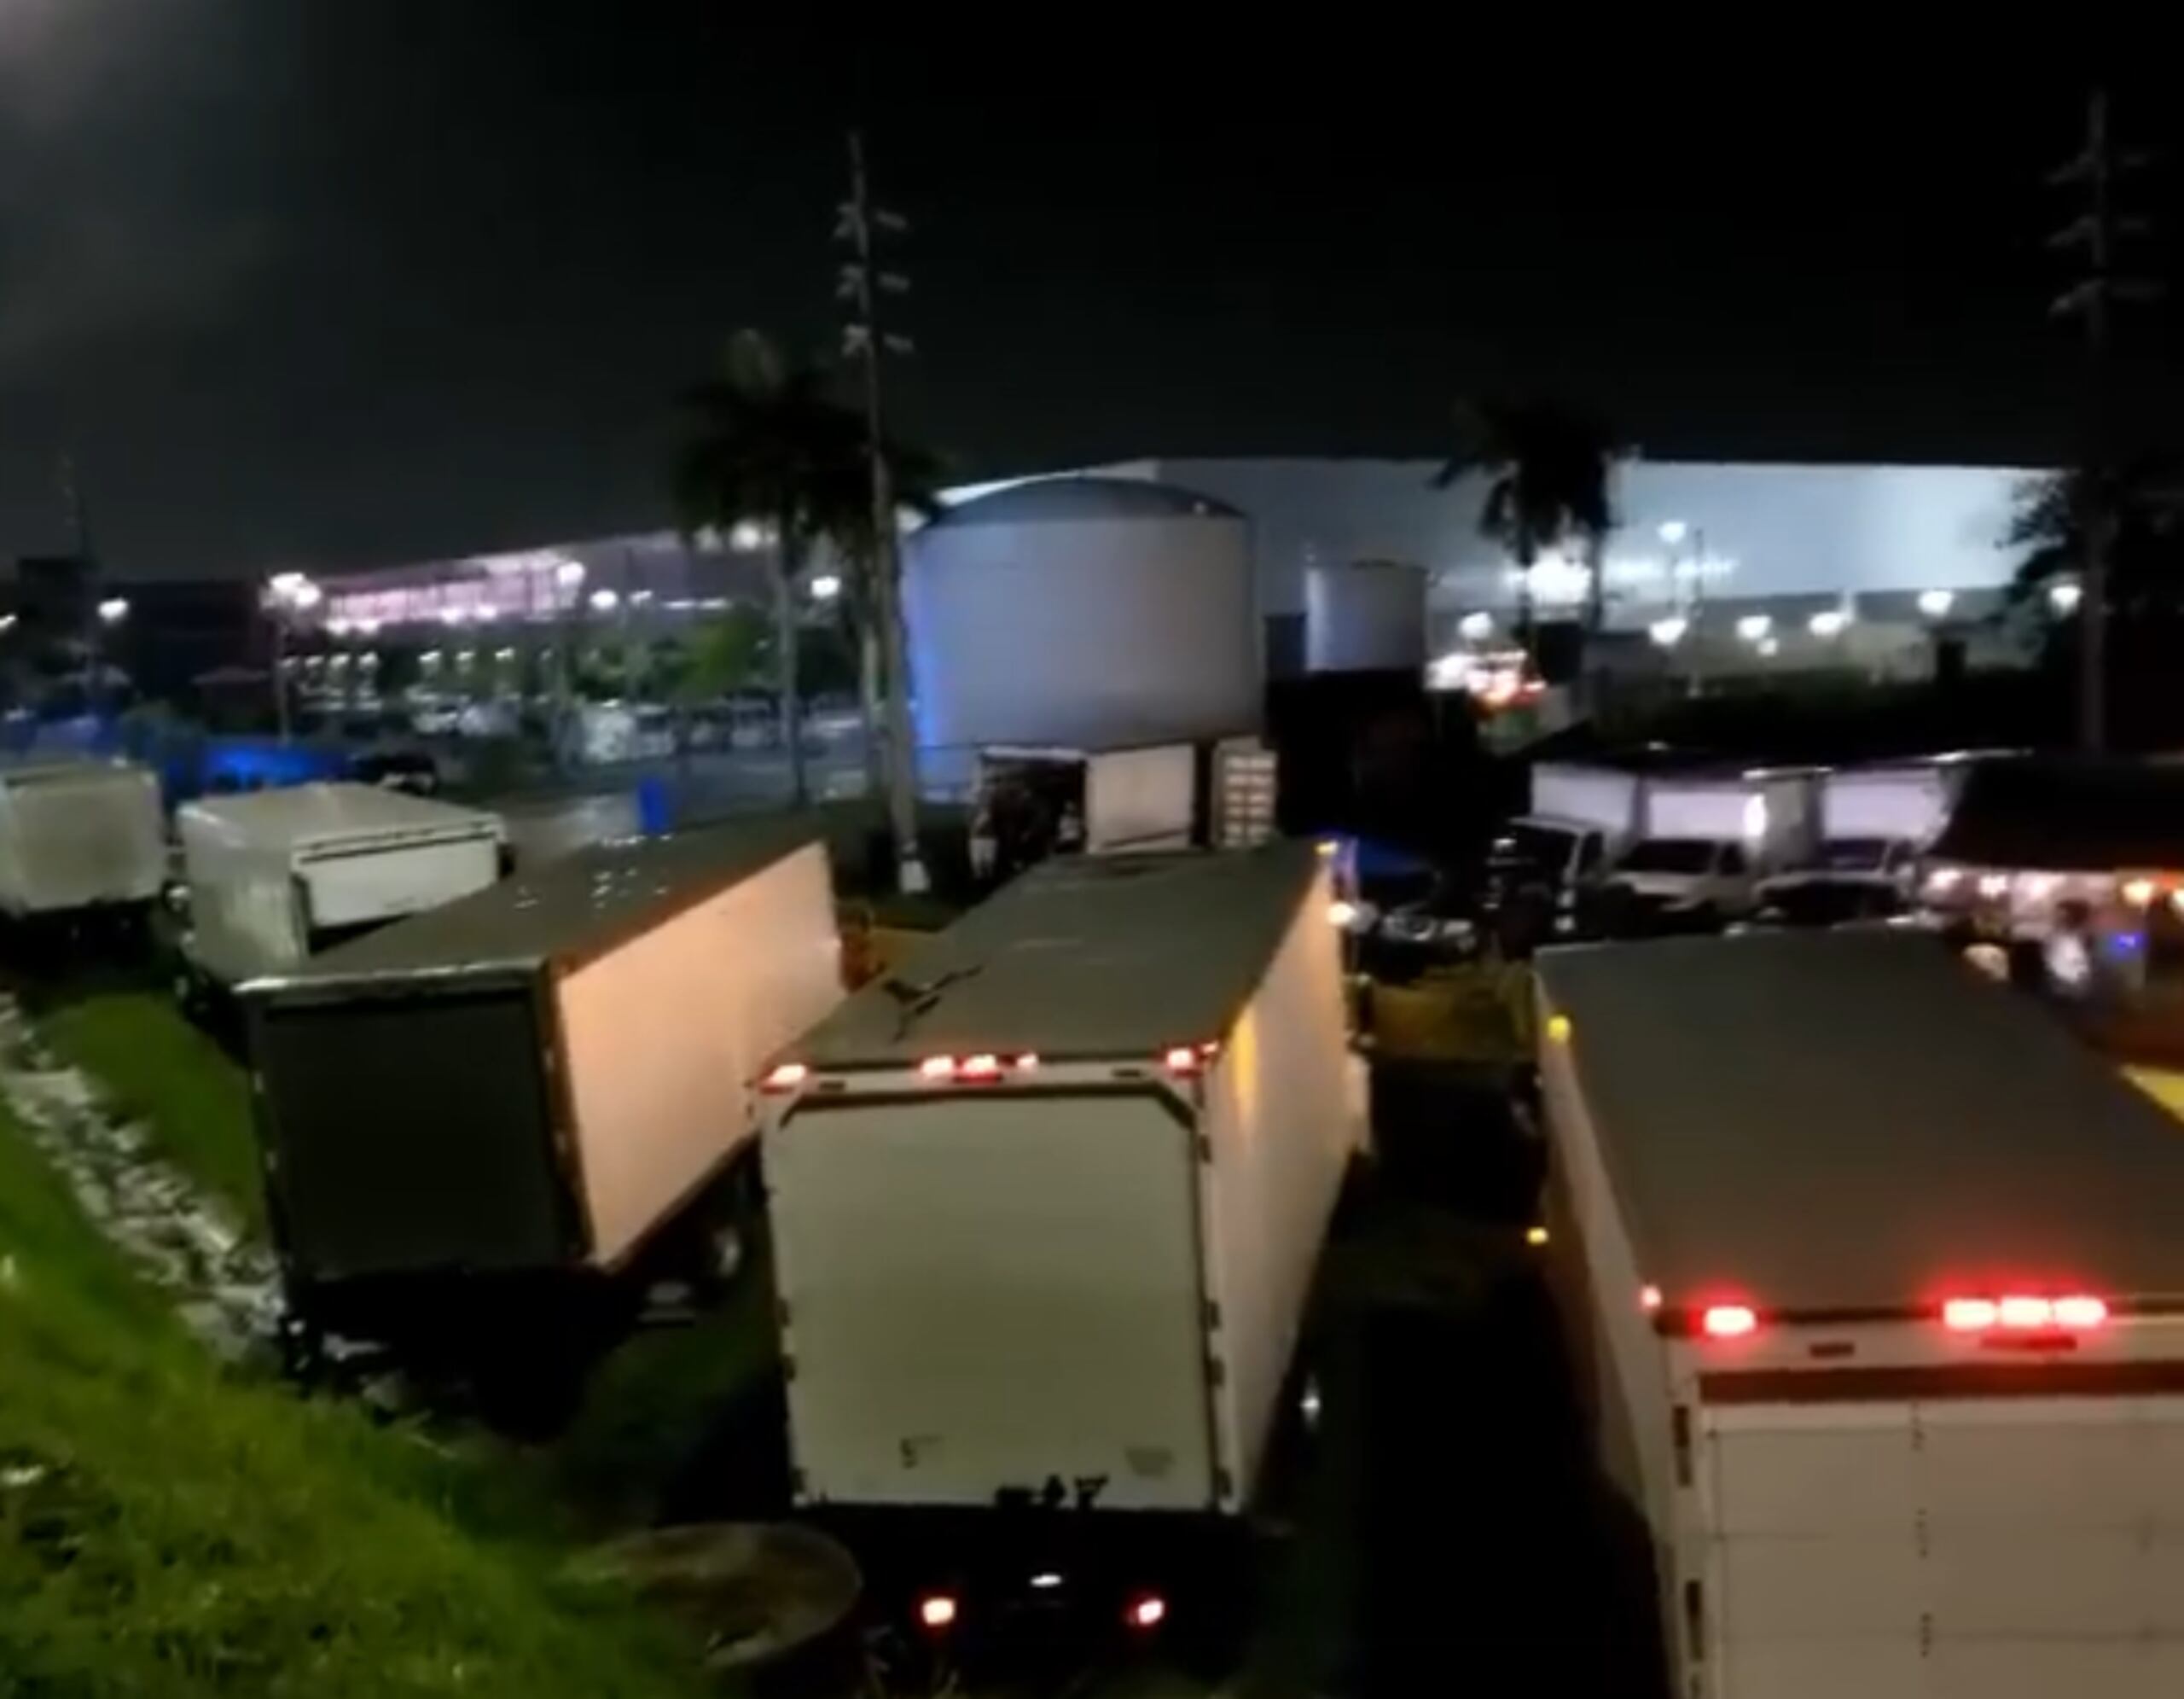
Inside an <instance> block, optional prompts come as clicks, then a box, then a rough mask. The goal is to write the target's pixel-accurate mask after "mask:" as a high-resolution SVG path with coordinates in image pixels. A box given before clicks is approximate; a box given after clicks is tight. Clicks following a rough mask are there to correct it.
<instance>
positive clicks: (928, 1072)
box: [918, 1056, 956, 1079]
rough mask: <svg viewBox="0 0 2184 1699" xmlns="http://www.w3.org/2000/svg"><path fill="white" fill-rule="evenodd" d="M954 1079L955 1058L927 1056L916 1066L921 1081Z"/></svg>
mask: <svg viewBox="0 0 2184 1699" xmlns="http://www.w3.org/2000/svg"><path fill="white" fill-rule="evenodd" d="M955 1077H956V1058H955V1057H954V1056H927V1057H926V1059H925V1060H924V1061H923V1062H920V1063H919V1064H918V1078H919V1079H954V1078H955Z"/></svg>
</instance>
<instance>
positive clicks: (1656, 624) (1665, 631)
mask: <svg viewBox="0 0 2184 1699" xmlns="http://www.w3.org/2000/svg"><path fill="white" fill-rule="evenodd" d="M1690 629H1691V621H1690V620H1687V619H1685V618H1684V617H1683V616H1682V615H1681V614H1670V616H1669V617H1668V618H1667V619H1665V620H1654V621H1653V624H1652V625H1648V626H1647V627H1646V635H1647V637H1651V638H1652V639H1653V642H1654V643H1656V644H1658V646H1659V647H1660V648H1662V649H1674V648H1675V647H1676V645H1677V644H1678V643H1682V641H1683V639H1684V634H1685V633H1686V632H1687V631H1690Z"/></svg>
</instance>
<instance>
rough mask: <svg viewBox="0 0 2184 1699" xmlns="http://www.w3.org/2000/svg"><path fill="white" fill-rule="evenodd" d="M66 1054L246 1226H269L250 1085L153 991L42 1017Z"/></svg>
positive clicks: (87, 1002)
mask: <svg viewBox="0 0 2184 1699" xmlns="http://www.w3.org/2000/svg"><path fill="white" fill-rule="evenodd" d="M38 1027H39V1029H40V1030H41V1031H42V1032H43V1033H44V1034H45V1036H46V1038H47V1039H48V1040H49V1042H50V1043H51V1044H52V1045H53V1047H54V1049H55V1050H57V1051H59V1052H60V1054H61V1057H62V1058H63V1059H64V1060H66V1061H67V1062H72V1063H73V1064H74V1065H75V1066H76V1067H78V1068H82V1069H83V1070H84V1072H85V1073H86V1074H90V1076H91V1078H92V1079H96V1081H98V1083H99V1084H100V1085H102V1086H103V1087H104V1088H105V1089H106V1091H107V1093H108V1094H109V1096H110V1097H112V1098H113V1103H114V1105H115V1107H116V1108H119V1109H120V1110H121V1111H122V1112H123V1113H124V1114H128V1115H131V1116H132V1117H135V1118H137V1119H139V1120H142V1121H143V1122H144V1123H145V1125H146V1126H148V1127H149V1128H150V1129H151V1131H152V1136H153V1138H154V1141H155V1142H156V1143H157V1144H158V1147H159V1149H160V1153H161V1154H162V1155H165V1156H166V1158H167V1159H168V1161H171V1162H172V1163H174V1165H175V1166H176V1167H178V1168H180V1169H181V1170H182V1171H183V1172H184V1173H186V1174H188V1175H189V1176H190V1178H193V1179H195V1181H196V1182H197V1184H200V1185H201V1186H203V1187H205V1188H206V1190H208V1191H211V1192H212V1193H214V1194H215V1195H217V1196H218V1197H219V1198H220V1200H221V1201H222V1202H224V1203H225V1204H227V1205H228V1207H229V1208H230V1209H231V1210H233V1211H234V1212H235V1219H237V1220H238V1221H239V1222H240V1223H241V1225H242V1226H243V1227H244V1228H245V1229H246V1230H247V1231H249V1232H251V1233H253V1234H254V1235H262V1234H263V1233H264V1229H265V1193H264V1185H263V1183H262V1180H261V1178H260V1175H259V1172H258V1141H257V1138H256V1136H255V1135H254V1134H253V1132H252V1129H251V1114H250V1086H249V1083H248V1080H247V1078H246V1077H245V1075H244V1074H243V1071H242V1070H241V1068H238V1067H236V1066H235V1062H233V1061H232V1060H231V1059H230V1058H229V1056H227V1055H226V1054H225V1052H224V1051H223V1050H221V1049H220V1047H219V1046H218V1044H215V1043H213V1042H212V1039H210V1038H208V1037H206V1034H205V1033H202V1032H200V1031H199V1030H198V1028H196V1027H193V1026H192V1025H190V1023H189V1021H185V1020H184V1019H183V1017H182V1015H181V1014H180V1012H179V1011H177V1010H176V1008H175V1006H174V1004H173V1002H172V1001H171V999H170V998H167V997H166V995H165V994H164V993H160V992H98V993H95V994H93V995H91V996H89V997H85V998H82V999H80V1000H78V1001H76V1002H73V1003H67V1004H61V1005H59V1006H57V1007H55V1008H54V1009H51V1010H48V1011H46V1012H45V1013H44V1015H42V1016H41V1018H40V1020H39V1021H38Z"/></svg>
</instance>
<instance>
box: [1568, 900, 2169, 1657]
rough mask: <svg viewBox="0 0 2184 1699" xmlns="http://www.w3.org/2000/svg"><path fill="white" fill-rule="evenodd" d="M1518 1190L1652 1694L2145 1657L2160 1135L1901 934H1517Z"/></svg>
mask: <svg viewBox="0 0 2184 1699" xmlns="http://www.w3.org/2000/svg"><path fill="white" fill-rule="evenodd" d="M1538 966H1539V973H1538V981H1537V984H1538V998H1539V1015H1540V1027H1541V1031H1542V1046H1541V1057H1540V1067H1541V1079H1542V1099H1543V1103H1544V1106H1545V1109H1546V1114H1547V1119H1548V1124H1549V1129H1550V1135H1551V1140H1552V1149H1553V1158H1554V1164H1553V1166H1554V1178H1553V1182H1552V1185H1551V1193H1552V1197H1551V1202H1550V1210H1549V1219H1548V1225H1549V1229H1550V1232H1551V1235H1552V1242H1553V1243H1554V1245H1555V1246H1557V1247H1559V1248H1560V1251H1561V1258H1562V1260H1561V1262H1560V1266H1559V1268H1558V1270H1557V1272H1558V1275H1559V1276H1560V1277H1562V1278H1563V1280H1564V1293H1563V1295H1564V1300H1565V1303H1564V1308H1565V1314H1566V1316H1567V1317H1568V1318H1569V1320H1570V1322H1571V1330H1572V1334H1573V1346H1574V1350H1573V1353H1572V1354H1573V1356H1574V1358H1575V1359H1577V1363H1578V1364H1579V1366H1580V1370H1581V1379H1582V1380H1583V1382H1584V1383H1585V1384H1586V1386H1587V1388H1588V1389H1589V1392H1590V1394H1591V1398H1590V1399H1589V1402H1590V1404H1591V1405H1592V1408H1593V1411H1594V1417H1595V1423H1596V1428H1597V1434H1598V1439H1599V1443H1600V1454H1601V1460H1602V1462H1603V1463H1604V1465H1605V1468H1606V1474H1607V1475H1608V1476H1609V1478H1610V1480H1611V1481H1612V1482H1613V1483H1614V1485H1615V1487H1617V1488H1618V1490H1619V1492H1620V1494H1621V1495H1622V1496H1623V1498H1624V1499H1625V1500H1626V1501H1627V1504H1629V1506H1630V1507H1631V1508H1633V1509H1635V1511H1636V1512H1637V1513H1638V1515H1639V1516H1641V1518H1642V1519H1643V1522H1644V1525H1645V1527H1646V1528H1647V1531H1648V1532H1649V1533H1650V1536H1651V1547H1652V1552H1653V1562H1654V1567H1655V1578H1654V1579H1655V1580H1656V1581H1657V1583H1658V1595H1659V1604H1660V1620H1661V1623H1662V1630H1663V1639H1664V1647H1665V1656H1666V1660H1667V1673H1668V1675H1669V1684H1668V1688H1667V1690H1669V1691H1672V1692H1674V1693H1676V1694H1678V1695H1680V1696H1683V1695H1687V1696H1690V1699H1821V1696H1827V1695H1841V1694H1857V1695H1860V1696H1862V1699H1895V1696H1907V1699H1908V1696H1911V1695H1919V1696H1922V1699H1931V1696H1937V1695H1964V1696H1972V1695H1978V1696H1981V1699H2013V1696H2024V1699H2030V1696H2034V1695H2038V1696H2042V1699H2053V1696H2057V1695H2075V1694H2084V1695H2092V1694H2099V1695H2100V1696H2102V1699H2125V1696H2136V1699H2152V1696H2155V1695H2172V1694H2175V1693H2179V1692H2184V1236H2180V1235H2179V1233H2178V1232H2177V1230H2176V1223H2177V1208H2178V1200H2179V1199H2180V1198H2184V1139H2179V1138H2178V1137H2177V1133H2176V1127H2175V1123H2174V1122H2173V1121H2172V1120H2170V1119H2169V1117H2168V1116H2167V1114H2164V1111H2163V1110H2162V1109H2161V1108H2158V1106H2157V1105H2155V1104H2154V1103H2152V1102H2150V1101H2148V1100H2146V1098H2144V1097H2141V1096H2140V1094H2139V1093H2138V1092H2137V1091H2135V1090H2134V1089H2133V1088H2132V1087H2131V1086H2130V1085H2129V1084H2127V1083H2126V1082H2125V1081H2124V1080H2123V1079H2122V1078H2121V1077H2120V1076H2119V1075H2118V1074H2117V1073H2116V1072H2115V1070H2114V1069H2113V1068H2111V1067H2109V1066H2108V1065H2106V1063H2105V1062H2103V1061H2102V1060H2101V1059H2100V1057H2099V1056H2096V1055H2095V1054H2094V1053H2093V1052H2092V1051H2091V1050H2087V1049H2085V1048H2083V1047H2082V1046H2080V1045H2079V1044H2077V1042H2076V1041H2075V1040H2074V1039H2071V1037H2070V1036H2068V1035H2067V1034H2066V1033H2065V1031H2064V1030H2063V1029H2062V1028H2061V1027H2059V1025H2057V1024H2054V1023H2053V1022H2052V1021H2050V1020H2049V1019H2048V1018H2047V1016H2045V1015H2043V1014H2042V1012H2041V1011H2040V1010H2038V1008H2037V1007H2036V1005H2034V1004H2031V1003H2030V1002H2029V1001H2027V1000H2025V999H2024V998H2021V997H2019V996H2018V995H2016V994H2014V993H2013V992H2010V991H2008V990H2007V989H2006V988H2004V987H2001V986H1996V985H1994V984H1992V983H1990V982H1989V981H1987V980H1985V979H1984V978H1983V977H1982V976H1980V975H1977V974H1975V973H1973V972H1972V971H1971V970H1970V969H1966V968H1965V967H1964V966H1963V965H1962V964H1961V963H1958V962H1957V961H1955V959H1954V958H1953V957H1950V956H1949V954H1948V953H1947V952H1945V951H1941V950H1939V949H1937V948H1935V947H1934V946H1933V945H1932V943H1931V940H1920V939H1918V938H1915V937H1912V936H1909V935H1907V934H1901V933H1891V932H1883V931H1878V930H1873V931H1865V932H1832V933H1831V932H1778V933H1760V934H1747V935H1745V936H1743V937H1738V938H1727V939H1676V940H1659V941H1655V942H1652V943H1648V944H1644V945H1638V946H1617V947H1594V948H1587V947H1579V948H1572V949H1567V950H1561V951H1549V952H1548V953H1546V954H1544V955H1542V957H1541V958H1540V961H1539V964H1538Z"/></svg>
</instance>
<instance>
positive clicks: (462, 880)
mask: <svg viewBox="0 0 2184 1699" xmlns="http://www.w3.org/2000/svg"><path fill="white" fill-rule="evenodd" d="M176 825H177V830H178V832H179V834H180V836H181V839H182V854H183V877H184V879H185V881H186V882H187V893H188V898H189V929H188V930H187V932H186V933H185V934H183V939H182V940H181V945H182V947H181V957H182V967H181V973H180V975H179V978H178V982H177V987H176V989H177V992H178V993H180V994H181V996H182V997H183V1000H184V1002H185V1003H193V1002H197V1001H200V1000H202V999H203V998H205V997H206V996H207V995H208V994H211V995H224V994H225V993H227V992H230V991H232V990H233V989H234V988H235V986H239V985H241V984H242V983H243V981H244V980H251V979H257V978H261V977H263V976H264V975H269V974H278V973H282V972H285V971H287V970H288V969H293V968H295V967H297V966H299V964H301V963H303V962H304V961H305V960H306V959H307V958H308V957H311V956H312V955H314V954H316V953H317V952H318V951H322V950H324V949H326V948H328V947H329V946H332V945H334V944H338V943H340V942H341V941H343V940H347V939H352V938H356V937H357V936H359V935H360V934H363V933H366V932H369V931H370V930H371V929H373V928H375V927H381V926H385V925H386V924H387V922H390V921H395V920H399V919H401V918H403V917H404V916H408V915H413V914H417V913H420V912H421V911H424V910H426V909H430V908H433V907H435V906H437V905H439V904H441V903H448V902H453V901H454V900H455V899H456V898H458V897H465V896H468V895H469V894H470V893H472V892H473V891H479V890H482V889H484V888H485V887H486V886H488V885H491V883H493V882H494V881H495V880H497V878H499V877H500V875H501V863H502V830H501V823H500V820H499V818H498V817H497V816H495V815H491V814H487V813H483V812H479V810H477V809H474V808H458V807H456V806H454V805H453V804H451V803H445V802H436V801H433V800H429V799H427V798H425V797H421V796H410V795H408V794H404V793H403V792H401V791H396V790H384V789H381V788H379V787H378V786H376V785H366V784H346V783H337V784H305V785H296V786H293V787H292V788H288V789H283V790H261V791H253V792H249V793H247V794H241V795H235V796H208V797H205V798H202V799H200V800H198V801H195V802H191V803H187V804H185V805H184V806H183V807H182V808H181V809H180V810H179V811H178V812H177V815H176Z"/></svg>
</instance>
